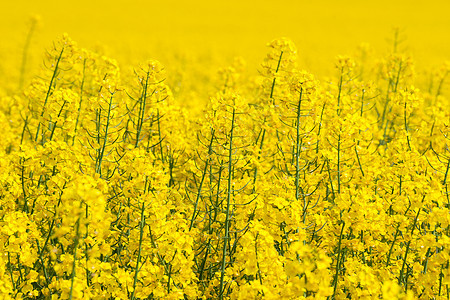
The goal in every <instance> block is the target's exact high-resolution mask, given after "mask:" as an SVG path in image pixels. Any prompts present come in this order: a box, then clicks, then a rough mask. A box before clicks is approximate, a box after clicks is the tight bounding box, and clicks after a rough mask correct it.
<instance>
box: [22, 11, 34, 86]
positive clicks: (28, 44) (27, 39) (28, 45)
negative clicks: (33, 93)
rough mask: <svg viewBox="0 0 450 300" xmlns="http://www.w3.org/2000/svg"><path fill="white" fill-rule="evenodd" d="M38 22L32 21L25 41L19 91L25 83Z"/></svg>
mask: <svg viewBox="0 0 450 300" xmlns="http://www.w3.org/2000/svg"><path fill="white" fill-rule="evenodd" d="M36 23H37V20H36V19H35V18H33V19H32V20H31V26H30V30H29V31H28V34H27V38H26V40H25V46H24V47H23V52H22V64H21V65H20V78H19V90H22V88H23V83H24V81H25V70H26V67H27V61H28V51H29V50H30V43H31V38H32V36H33V33H34V30H35V29H36Z"/></svg>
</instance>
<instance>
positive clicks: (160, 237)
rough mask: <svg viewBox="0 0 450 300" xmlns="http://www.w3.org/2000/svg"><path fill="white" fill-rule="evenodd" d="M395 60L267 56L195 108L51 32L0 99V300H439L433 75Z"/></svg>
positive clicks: (447, 185) (444, 209) (439, 84)
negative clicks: (313, 61)
mask: <svg viewBox="0 0 450 300" xmlns="http://www.w3.org/2000/svg"><path fill="white" fill-rule="evenodd" d="M393 48H394V50H393V52H392V53H389V54H388V55H387V56H385V57H384V58H383V59H380V60H376V59H371V57H370V55H371V54H370V53H367V51H365V50H364V49H365V48H364V49H363V48H362V50H361V51H362V52H364V51H365V52H364V55H362V54H360V55H356V56H354V57H350V56H338V57H337V58H336V64H335V70H334V71H335V72H334V74H335V76H334V77H331V78H328V79H321V80H319V79H317V78H316V77H315V76H314V75H312V74H310V73H309V72H307V71H305V70H303V68H302V66H301V65H300V64H299V63H298V61H297V60H298V53H297V48H296V46H295V45H294V43H293V42H291V41H290V40H289V39H285V38H281V39H276V40H274V41H272V42H270V43H269V44H268V48H267V55H266V56H265V58H264V59H263V61H262V62H261V65H260V66H261V67H260V68H259V70H258V75H255V76H251V75H249V74H248V73H247V72H246V63H245V61H244V60H243V59H242V58H237V59H236V60H235V61H234V62H232V63H231V64H230V65H229V66H224V67H223V68H221V69H220V70H218V71H217V74H216V77H215V78H213V79H211V80H210V81H208V82H209V83H211V86H208V87H199V88H203V89H204V90H205V91H207V93H209V96H210V97H209V100H207V99H205V101H204V103H206V104H205V105H204V106H203V107H202V109H201V110H200V109H197V110H195V111H194V110H190V109H188V107H189V106H187V105H184V103H182V102H181V101H179V100H177V99H176V98H177V93H174V92H173V91H174V90H177V89H179V88H180V87H177V86H171V84H169V83H168V82H166V80H165V79H166V77H167V76H170V74H166V70H165V68H164V67H163V66H162V64H161V63H160V62H158V61H156V60H149V61H146V62H143V63H141V64H138V65H136V66H132V67H129V66H125V67H124V66H121V65H120V64H119V63H118V62H117V61H115V60H114V59H111V58H109V57H106V56H104V55H102V54H101V53H100V52H97V51H90V50H87V49H83V48H81V47H80V46H78V45H77V43H75V42H74V41H73V40H72V39H71V38H70V37H69V36H68V35H63V36H62V37H61V38H60V39H58V40H57V41H55V43H54V44H53V46H52V47H50V48H49V49H48V50H47V52H46V55H45V57H44V58H43V68H42V70H41V72H40V73H39V74H37V75H36V76H34V77H33V78H29V80H28V79H24V78H26V77H25V76H23V74H22V76H20V82H19V84H18V86H19V88H11V87H10V86H11V85H12V83H10V82H9V83H5V85H4V86H1V88H2V93H1V94H0V97H1V99H0V101H1V103H2V105H1V107H0V126H1V128H2V138H1V139H0V168H1V170H2V172H1V174H0V253H1V255H0V299H306V298H309V299H316V298H317V299H365V298H370V299H372V298H373V299H379V298H384V299H416V298H422V299H431V298H432V299H448V297H449V293H450V289H449V284H450V213H449V209H450V194H449V193H450V191H449V189H450V172H449V170H450V148H449V146H450V130H449V128H450V109H449V107H450V105H449V103H450V102H449V98H448V96H449V94H448V80H449V78H448V77H449V76H448V75H449V72H450V64H449V63H446V64H443V66H442V68H440V69H437V70H431V71H430V74H432V76H430V78H427V79H426V80H427V81H428V82H429V83H428V85H425V84H423V82H425V81H426V80H424V78H422V77H421V76H422V74H418V73H416V72H415V68H414V61H413V59H412V58H411V57H410V56H408V55H407V54H406V53H402V52H399V51H397V49H396V48H397V47H393ZM206 67H207V66H206ZM2 84H3V83H2ZM200 84H201V82H200ZM0 85H1V84H0ZM192 96H193V97H195V94H192ZM197 96H198V95H197ZM184 100H186V99H184ZM191 100H192V101H193V102H195V101H197V100H195V99H191ZM197 103H198V102H197ZM199 111H200V113H199Z"/></svg>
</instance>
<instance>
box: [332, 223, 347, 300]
mask: <svg viewBox="0 0 450 300" xmlns="http://www.w3.org/2000/svg"><path fill="white" fill-rule="evenodd" d="M344 227H345V222H344V221H342V227H341V233H340V234H339V242H338V249H337V251H338V257H337V262H336V273H335V274H334V280H333V285H334V287H333V295H332V296H331V299H335V297H336V291H337V285H338V278H339V270H340V268H341V252H342V251H341V246H342V235H343V233H344Z"/></svg>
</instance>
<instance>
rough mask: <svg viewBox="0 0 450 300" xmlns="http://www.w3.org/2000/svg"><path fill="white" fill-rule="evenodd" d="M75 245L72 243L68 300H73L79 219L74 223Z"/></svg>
mask: <svg viewBox="0 0 450 300" xmlns="http://www.w3.org/2000/svg"><path fill="white" fill-rule="evenodd" d="M75 230H76V231H75V243H74V245H73V246H74V249H73V263H72V275H71V276H70V292H69V299H70V300H72V299H73V284H74V283H75V276H76V262H77V250H78V243H79V239H80V237H79V235H80V218H78V219H77V222H76V229H75Z"/></svg>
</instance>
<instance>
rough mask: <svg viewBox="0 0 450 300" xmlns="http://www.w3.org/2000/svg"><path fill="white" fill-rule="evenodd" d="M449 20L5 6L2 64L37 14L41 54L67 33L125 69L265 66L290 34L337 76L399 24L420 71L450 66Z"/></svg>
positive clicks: (163, 4)
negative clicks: (346, 59)
mask: <svg viewBox="0 0 450 300" xmlns="http://www.w3.org/2000/svg"><path fill="white" fill-rule="evenodd" d="M449 13H450V1H448V0H440V1H386V0H381V1H331V0H317V1H303V0H302V1H292V0H279V1H273V0H272V1H236V0H228V1H204V0H203V1H202V0H190V1H180V0H179V1H176V0H165V1H149V0H147V1H143V0H133V1H104V0H101V1H95V0H91V1H87V0H79V1H53V0H40V1H24V0H15V1H1V4H0V28H1V29H0V35H1V44H0V55H1V57H0V58H1V59H2V60H5V59H6V60H9V61H10V62H11V63H14V61H16V64H17V65H20V55H21V51H22V49H23V45H24V44H25V39H26V35H27V32H28V30H29V17H30V15H33V14H37V15H39V16H40V17H41V22H40V25H39V27H38V28H37V29H36V32H35V34H34V36H33V38H32V42H31V49H32V50H33V51H37V53H42V52H43V50H44V49H45V48H46V47H47V48H48V47H49V46H50V45H51V43H52V41H53V40H55V39H57V38H58V37H59V36H61V34H62V33H64V32H67V33H68V34H69V36H71V37H72V38H73V39H74V40H75V41H77V42H78V43H79V45H80V46H83V47H87V48H91V49H98V48H101V49H103V50H104V51H105V53H107V54H108V55H110V56H112V57H113V58H116V59H118V60H119V62H128V61H133V62H134V61H142V59H147V58H154V59H159V60H160V61H161V62H162V63H163V64H164V65H166V66H168V65H170V64H171V63H173V62H174V60H173V57H178V58H179V60H182V59H183V57H185V56H187V55H190V56H194V57H196V58H197V59H201V60H206V61H207V60H211V61H214V62H216V61H220V59H224V60H227V59H228V58H230V57H233V56H242V57H243V58H244V59H245V60H247V61H248V63H249V67H252V68H257V67H258V64H259V63H260V61H261V60H262V58H263V57H264V54H265V51H266V48H265V45H266V44H267V43H268V42H270V41H271V40H272V39H274V38H278V37H288V38H290V39H292V40H293V41H294V42H295V44H296V45H297V48H298V50H299V59H300V63H301V64H302V65H303V67H304V68H305V69H307V70H309V71H311V72H314V73H316V74H319V75H320V74H327V73H329V72H330V71H334V69H333V65H334V58H335V56H336V55H338V54H352V53H354V51H355V49H356V48H357V47H358V45H360V44H361V43H368V44H370V45H371V46H372V48H373V49H374V50H375V51H376V52H377V53H380V54H384V53H386V52H387V51H388V50H390V47H391V45H392V41H389V39H392V37H393V28H394V27H398V28H399V29H400V32H401V38H402V39H405V42H404V43H403V44H402V47H403V50H406V51H408V52H411V53H412V54H413V57H414V58H415V60H416V62H417V66H418V69H420V67H427V68H428V67H430V66H437V65H440V64H441V63H442V62H443V61H444V60H448V59H449V53H450V17H449ZM39 51H40V52H39ZM15 53H16V54H20V55H16V54H15ZM212 57H214V59H213V58H212ZM1 64H2V63H0V65H1ZM30 64H31V65H37V64H39V60H38V59H36V58H33V57H32V58H30ZM213 65H214V64H213Z"/></svg>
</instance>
